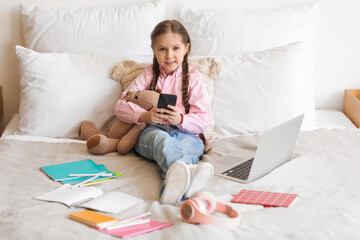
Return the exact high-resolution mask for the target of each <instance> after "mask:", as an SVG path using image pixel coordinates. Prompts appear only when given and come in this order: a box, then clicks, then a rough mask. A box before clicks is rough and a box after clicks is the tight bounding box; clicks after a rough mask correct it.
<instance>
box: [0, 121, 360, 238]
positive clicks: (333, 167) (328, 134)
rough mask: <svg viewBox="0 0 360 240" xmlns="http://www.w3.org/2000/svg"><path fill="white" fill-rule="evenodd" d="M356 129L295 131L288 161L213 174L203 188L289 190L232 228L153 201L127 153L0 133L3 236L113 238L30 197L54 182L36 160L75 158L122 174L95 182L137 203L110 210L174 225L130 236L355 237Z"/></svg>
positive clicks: (219, 148)
mask: <svg viewBox="0 0 360 240" xmlns="http://www.w3.org/2000/svg"><path fill="white" fill-rule="evenodd" d="M259 139H260V137H259V135H239V136H236V137H231V138H226V139H220V140H216V141H213V142H211V143H210V145H211V147H212V151H211V152H210V153H209V154H207V155H205V156H204V158H203V159H202V161H208V162H213V161H215V160H216V159H218V158H219V157H221V156H223V155H224V154H226V153H228V152H229V151H232V150H234V149H238V148H241V149H244V150H247V151H254V152H255V149H256V146H257V144H258V142H259ZM359 143H360V130H359V129H356V128H352V129H340V128H336V129H317V130H314V131H308V132H301V133H300V135H299V138H298V141H297V144H296V147H295V151H294V154H293V158H292V160H290V161H289V162H288V163H286V164H284V165H282V166H281V167H279V168H277V169H275V170H273V171H272V172H270V173H269V174H267V175H266V176H264V177H262V178H260V179H258V180H256V181H254V182H252V183H249V184H240V183H236V182H233V181H229V180H226V179H223V178H219V177H213V178H212V179H211V181H210V182H209V183H208V184H207V185H206V186H205V190H208V191H210V192H212V193H213V194H214V195H215V196H223V195H228V194H236V193H238V192H239V191H240V190H241V189H252V190H262V191H276V192H287V193H296V194H298V195H299V200H298V201H297V202H296V203H295V204H294V205H293V206H292V207H290V208H263V209H257V210H253V211H246V212H243V213H242V220H241V223H240V225H239V226H238V227H237V228H236V229H221V228H217V227H215V226H211V225H205V224H201V225H193V224H188V223H184V222H182V221H181V219H180V211H179V206H177V205H175V206H172V205H161V204H160V203H159V191H160V188H161V186H162V183H161V179H160V177H159V173H158V169H157V166H156V164H155V163H154V162H152V161H148V160H144V159H141V158H139V157H137V156H136V155H135V154H133V153H129V154H127V155H123V156H122V155H119V154H118V153H110V154H106V155H102V156H95V155H90V154H89V153H88V152H87V150H86V147H85V146H84V144H83V143H81V142H39V141H21V140H18V139H9V138H1V139H0V151H1V153H2V154H1V155H0V181H1V183H2V187H1V188H0V189H1V190H0V193H1V198H0V227H1V232H2V236H1V237H2V238H3V239H49V238H53V239H66V240H68V239H74V238H76V239H79V240H82V239H115V238H114V237H112V236H110V235H106V234H104V233H101V232H98V231H96V230H94V229H91V228H89V227H87V226H85V225H82V224H80V223H77V222H74V221H71V220H69V219H68V216H69V214H70V213H72V212H76V211H79V210H80V209H70V208H68V207H66V206H65V205H62V204H59V203H49V202H42V201H36V200H34V199H33V197H35V196H38V195H41V194H43V193H46V192H49V191H51V190H53V189H55V188H57V187H59V186H60V185H61V184H60V183H58V182H54V181H52V180H50V179H49V178H48V177H47V176H46V175H45V174H44V173H42V172H41V171H40V167H41V166H46V165H50V164H55V163H62V162H69V161H75V160H82V159H88V158H91V159H93V160H94V161H95V162H96V163H103V164H105V166H107V167H108V168H109V169H110V170H112V171H117V172H121V173H122V174H123V176H121V177H119V178H118V179H116V180H115V181H111V182H107V183H102V184H99V185H97V186H98V187H100V188H101V189H102V190H103V191H104V192H107V191H120V192H124V193H127V194H131V195H133V196H136V197H140V198H142V199H144V200H145V201H144V202H143V203H140V204H138V205H136V206H134V207H132V208H130V209H128V210H125V211H124V212H121V213H119V214H114V215H112V216H114V217H118V218H124V217H128V216H133V215H137V214H141V213H144V212H148V211H151V212H152V215H151V218H152V219H154V220H157V221H171V222H174V225H173V226H171V227H169V228H165V229H162V230H158V231H155V232H151V233H147V234H144V235H140V236H138V237H135V238H133V239H160V240H161V239H164V240H168V239H175V240H176V239H280V240H281V239H326V240H328V239H353V238H354V237H355V236H360V219H359V216H360V206H359V204H358V201H359V195H358V193H359V192H360V185H359V184H358V182H359V181H360V175H359V174H358V173H359V170H360V161H359V158H358V156H359V155H360V148H359Z"/></svg>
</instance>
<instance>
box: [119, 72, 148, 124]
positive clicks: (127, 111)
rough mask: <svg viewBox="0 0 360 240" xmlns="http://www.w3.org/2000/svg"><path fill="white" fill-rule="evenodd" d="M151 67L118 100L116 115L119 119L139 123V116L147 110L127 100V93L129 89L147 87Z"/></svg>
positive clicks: (143, 88) (134, 89)
mask: <svg viewBox="0 0 360 240" xmlns="http://www.w3.org/2000/svg"><path fill="white" fill-rule="evenodd" d="M149 74H151V73H149V68H146V71H145V72H144V73H142V74H140V75H139V76H137V78H136V79H135V80H134V81H133V82H132V83H131V84H130V85H129V86H128V87H127V88H126V89H125V90H124V92H123V94H122V96H121V98H120V99H119V100H118V101H117V102H116V105H115V115H116V117H117V118H118V119H120V120H121V121H124V122H128V123H137V124H140V123H139V121H138V120H139V117H140V116H141V114H142V113H143V112H145V111H146V110H145V109H143V108H141V107H139V106H138V105H137V104H135V103H132V102H127V101H126V93H127V92H129V91H142V90H146V89H147V85H148V84H147V83H148V78H149ZM151 77H152V74H151Z"/></svg>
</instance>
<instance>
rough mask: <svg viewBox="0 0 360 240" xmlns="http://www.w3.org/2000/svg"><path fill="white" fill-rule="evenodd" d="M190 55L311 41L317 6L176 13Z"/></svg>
mask: <svg viewBox="0 0 360 240" xmlns="http://www.w3.org/2000/svg"><path fill="white" fill-rule="evenodd" d="M180 19H181V22H182V23H183V24H184V26H185V27H186V29H187V30H188V32H189V34H190V37H191V41H192V47H191V52H192V54H194V55H211V56H223V55H235V54H238V53H249V52H254V51H261V50H266V49H270V48H275V47H279V46H284V45H286V44H289V43H293V42H297V41H306V40H310V41H311V40H313V39H314V37H315V35H316V32H317V22H318V3H309V4H302V5H296V6H291V7H284V8H278V9H259V10H236V9H232V10H218V9H217V10H192V9H191V8H189V7H187V6H185V7H184V8H183V9H182V11H181V14H180Z"/></svg>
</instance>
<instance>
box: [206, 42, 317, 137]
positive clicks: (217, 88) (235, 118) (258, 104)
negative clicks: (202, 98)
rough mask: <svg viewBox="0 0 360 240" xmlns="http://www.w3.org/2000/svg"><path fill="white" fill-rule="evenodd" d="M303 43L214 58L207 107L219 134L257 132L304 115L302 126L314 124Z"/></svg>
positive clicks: (308, 127) (313, 125) (312, 126)
mask: <svg viewBox="0 0 360 240" xmlns="http://www.w3.org/2000/svg"><path fill="white" fill-rule="evenodd" d="M304 47H305V46H304V43H299V42H297V43H293V44H289V45H286V46H283V47H279V48H274V49H270V50H265V51H261V52H254V53H249V54H243V55H237V56H224V57H219V60H220V62H221V63H222V66H223V71H222V73H223V74H221V75H220V77H219V78H218V79H217V80H216V81H214V98H213V102H212V108H213V113H214V118H215V131H216V133H217V134H218V136H219V137H227V136H233V135H236V134H240V133H256V132H263V131H264V130H266V129H268V128H270V127H272V126H275V125H277V124H280V123H282V122H284V121H286V120H288V119H290V118H292V117H295V116H297V115H299V114H301V113H306V115H305V120H304V122H303V128H302V129H313V128H315V121H314V118H313V112H314V105H311V104H309V102H308V101H306V99H307V94H308V93H307V91H308V89H307V85H306V82H305V81H304V79H306V78H307V76H306V72H305V71H304V61H306V58H305V57H304V54H303V50H304Z"/></svg>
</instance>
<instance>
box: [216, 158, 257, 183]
mask: <svg viewBox="0 0 360 240" xmlns="http://www.w3.org/2000/svg"><path fill="white" fill-rule="evenodd" d="M253 161H254V158H251V159H249V160H247V161H245V162H243V163H240V164H239V165H236V166H235V167H233V168H230V169H229V170H227V171H225V172H223V173H222V174H224V175H226V176H230V177H233V178H237V179H241V180H246V179H248V177H249V173H250V169H251V165H252V163H253Z"/></svg>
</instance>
